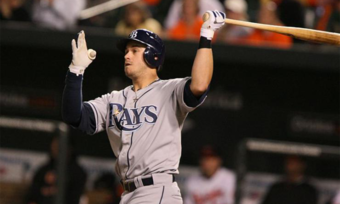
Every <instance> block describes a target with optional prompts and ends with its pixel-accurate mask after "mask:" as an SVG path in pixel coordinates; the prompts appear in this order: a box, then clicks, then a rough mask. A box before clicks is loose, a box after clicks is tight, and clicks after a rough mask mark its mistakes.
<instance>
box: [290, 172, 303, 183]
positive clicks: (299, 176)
mask: <svg viewBox="0 0 340 204" xmlns="http://www.w3.org/2000/svg"><path fill="white" fill-rule="evenodd" d="M302 179H303V174H298V173H296V174H290V175H288V180H289V182H292V183H296V182H299V181H301V180H302Z"/></svg>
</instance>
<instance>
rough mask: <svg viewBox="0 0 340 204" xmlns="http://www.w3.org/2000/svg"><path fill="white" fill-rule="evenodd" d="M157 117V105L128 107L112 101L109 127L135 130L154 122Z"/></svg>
mask: <svg viewBox="0 0 340 204" xmlns="http://www.w3.org/2000/svg"><path fill="white" fill-rule="evenodd" d="M157 118H158V114H157V107H156V106H154V105H149V106H142V107H140V108H131V109H127V108H123V106H122V105H121V104H119V103H110V123H109V128H112V127H115V126H116V127H117V128H118V129H119V130H123V131H132V132H133V131H136V130H137V129H139V128H140V127H141V126H142V125H143V124H144V123H149V124H154V123H155V122H156V121H157Z"/></svg>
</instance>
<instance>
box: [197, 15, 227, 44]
mask: <svg viewBox="0 0 340 204" xmlns="http://www.w3.org/2000/svg"><path fill="white" fill-rule="evenodd" d="M206 14H208V15H207V16H208V19H203V20H204V23H203V25H202V27H201V36H202V37H205V38H207V39H208V40H211V39H212V38H213V37H214V32H215V31H216V30H218V29H219V28H220V27H222V26H223V25H224V24H225V19H226V15H225V13H223V12H221V11H217V10H215V11H207V12H206Z"/></svg>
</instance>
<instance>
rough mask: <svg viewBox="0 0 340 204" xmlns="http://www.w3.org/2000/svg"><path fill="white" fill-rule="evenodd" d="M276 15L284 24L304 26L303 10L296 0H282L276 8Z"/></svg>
mask: <svg viewBox="0 0 340 204" xmlns="http://www.w3.org/2000/svg"><path fill="white" fill-rule="evenodd" d="M277 10H278V12H277V13H278V17H279V19H280V20H281V22H282V23H283V24H284V25H286V26H293V27H300V28H304V27H305V11H304V7H303V5H302V4H301V3H300V2H299V1H297V0H282V1H281V2H280V3H279V6H278V8H277Z"/></svg>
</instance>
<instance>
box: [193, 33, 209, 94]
mask: <svg viewBox="0 0 340 204" xmlns="http://www.w3.org/2000/svg"><path fill="white" fill-rule="evenodd" d="M202 41H203V43H202ZM210 43H211V42H210V41H209V40H207V39H204V38H203V37H202V38H201V40H200V48H199V49H198V50H197V53H196V57H195V60H194V64H193V66H192V71H191V77H192V79H191V84H190V89H191V91H192V93H193V94H194V95H195V96H201V95H202V94H203V93H204V92H205V91H206V90H207V89H208V87H209V84H210V82H211V79H212V75H213V67H214V65H213V54H212V50H211V48H210ZM202 44H203V45H202Z"/></svg>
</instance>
